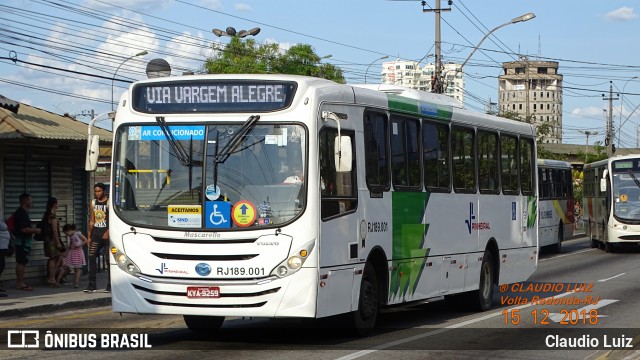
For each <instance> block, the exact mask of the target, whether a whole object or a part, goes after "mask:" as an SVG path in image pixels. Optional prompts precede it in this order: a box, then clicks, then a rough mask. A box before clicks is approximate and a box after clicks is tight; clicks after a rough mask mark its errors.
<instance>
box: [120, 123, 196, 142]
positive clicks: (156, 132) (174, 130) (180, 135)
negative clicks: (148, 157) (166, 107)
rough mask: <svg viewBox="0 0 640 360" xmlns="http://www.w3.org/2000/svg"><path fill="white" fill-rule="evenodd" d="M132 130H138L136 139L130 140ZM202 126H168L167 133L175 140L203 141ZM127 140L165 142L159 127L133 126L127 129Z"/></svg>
mask: <svg viewBox="0 0 640 360" xmlns="http://www.w3.org/2000/svg"><path fill="white" fill-rule="evenodd" d="M132 128H140V129H139V130H138V131H139V133H137V134H138V135H137V138H136V137H135V136H134V137H133V138H132V135H131V134H132V131H131V129H132ZM204 129H205V127H204V126H169V131H170V132H171V134H172V135H173V138H174V139H176V140H204ZM128 139H129V140H143V141H147V140H167V139H166V137H165V135H164V132H163V131H162V129H161V128H160V126H142V127H139V126H133V127H131V128H129V133H128Z"/></svg>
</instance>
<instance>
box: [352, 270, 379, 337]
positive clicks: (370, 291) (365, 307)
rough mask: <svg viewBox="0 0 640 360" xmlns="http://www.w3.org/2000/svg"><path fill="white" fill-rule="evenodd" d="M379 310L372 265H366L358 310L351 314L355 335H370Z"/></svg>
mask: <svg viewBox="0 0 640 360" xmlns="http://www.w3.org/2000/svg"><path fill="white" fill-rule="evenodd" d="M379 310H380V292H379V291H378V278H377V277H376V271H375V269H374V267H373V265H371V263H367V264H366V265H365V266H364V274H363V275H362V282H361V283H360V299H359V301H358V310H356V311H355V312H354V313H353V325H354V330H355V333H356V335H358V336H368V335H369V334H370V333H371V331H372V330H373V329H374V327H375V325H376V319H377V317H378V311H379Z"/></svg>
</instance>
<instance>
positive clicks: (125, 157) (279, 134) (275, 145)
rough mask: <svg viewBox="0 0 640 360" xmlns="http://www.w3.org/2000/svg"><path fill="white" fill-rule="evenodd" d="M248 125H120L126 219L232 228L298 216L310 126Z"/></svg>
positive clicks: (118, 194)
mask: <svg viewBox="0 0 640 360" xmlns="http://www.w3.org/2000/svg"><path fill="white" fill-rule="evenodd" d="M254 120H255V119H254ZM243 125H246V123H245V124H242V123H233V124H220V123H217V124H215V125H180V126H176V125H169V126H168V127H166V128H165V129H166V131H165V129H163V127H162V126H155V125H137V126H136V125H133V126H123V127H121V128H120V129H118V132H117V135H116V143H115V144H114V153H115V159H116V162H115V167H114V171H115V179H117V182H116V184H115V187H114V189H115V193H114V194H112V195H114V204H115V208H116V211H118V212H119V214H120V216H121V218H122V219H123V220H124V221H126V222H127V223H129V224H139V225H145V226H152V227H159V228H164V227H166V228H172V227H181V228H190V229H194V230H196V229H206V228H210V229H216V230H225V229H228V228H237V227H243V228H250V227H255V226H260V227H265V226H281V225H282V224H284V223H287V222H289V221H291V220H292V219H294V218H295V217H297V216H298V215H299V214H300V213H301V212H302V210H303V208H304V204H305V202H304V195H305V190H306V188H305V183H304V177H305V173H306V162H305V158H306V143H307V141H306V130H305V128H304V127H303V126H301V125H293V124H268V123H263V122H260V121H252V122H251V124H250V125H251V126H249V127H247V126H245V129H244V130H242V131H240V130H241V129H242V128H243ZM229 143H231V145H232V146H228V144H229ZM236 204H238V205H239V206H241V207H240V208H238V209H235V205H236Z"/></svg>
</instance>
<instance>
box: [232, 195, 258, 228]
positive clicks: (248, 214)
mask: <svg viewBox="0 0 640 360" xmlns="http://www.w3.org/2000/svg"><path fill="white" fill-rule="evenodd" d="M231 218H232V219H233V222H234V224H236V225H238V226H240V227H247V226H251V225H253V222H254V221H255V220H256V207H255V205H253V204H252V203H251V202H249V201H246V200H242V201H238V202H237V203H236V204H235V205H233V209H231Z"/></svg>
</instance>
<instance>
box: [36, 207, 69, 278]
mask: <svg viewBox="0 0 640 360" xmlns="http://www.w3.org/2000/svg"><path fill="white" fill-rule="evenodd" d="M57 210H58V199H56V198H54V197H51V198H49V200H48V201H47V209H46V210H45V212H44V215H42V219H41V220H40V224H41V225H40V228H41V229H46V231H45V233H46V234H45V235H44V236H43V241H44V255H45V256H46V257H47V258H48V260H47V284H49V287H52V288H57V287H60V284H59V283H58V281H57V280H56V278H57V275H58V271H59V270H60V267H61V266H62V258H63V255H64V252H65V250H66V249H65V246H64V244H63V243H62V240H61V239H60V224H59V222H58V216H57V214H56V211H57Z"/></svg>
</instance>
